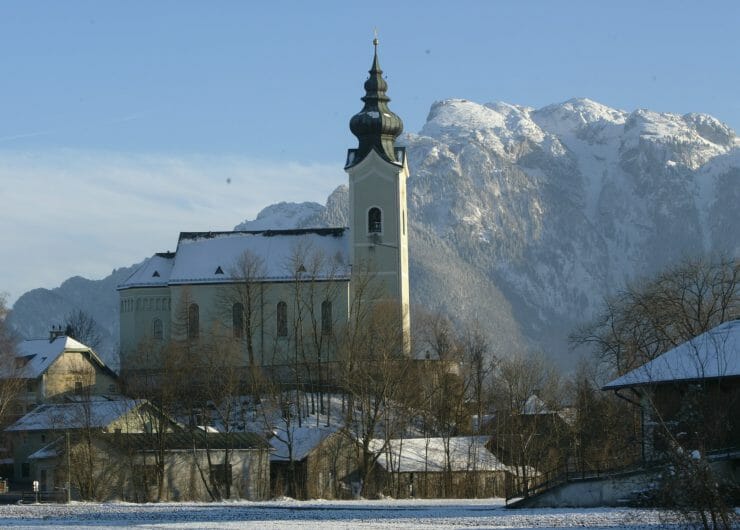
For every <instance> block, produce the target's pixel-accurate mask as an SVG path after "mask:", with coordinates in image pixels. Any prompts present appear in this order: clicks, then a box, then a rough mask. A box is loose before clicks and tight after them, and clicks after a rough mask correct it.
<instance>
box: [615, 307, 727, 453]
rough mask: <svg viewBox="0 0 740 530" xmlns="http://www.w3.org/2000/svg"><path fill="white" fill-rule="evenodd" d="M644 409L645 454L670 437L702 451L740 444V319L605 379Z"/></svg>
mask: <svg viewBox="0 0 740 530" xmlns="http://www.w3.org/2000/svg"><path fill="white" fill-rule="evenodd" d="M602 390H611V391H613V392H614V393H615V394H617V396H619V397H621V398H623V399H626V400H628V401H630V402H632V403H634V404H636V405H638V406H640V407H641V410H642V414H641V416H642V451H643V458H644V459H645V460H652V459H656V458H661V456H662V453H663V451H664V450H665V449H666V443H667V437H668V435H670V438H672V439H675V440H676V441H678V442H679V443H680V444H681V445H682V446H684V447H685V448H688V449H699V450H701V452H702V453H704V452H708V451H712V450H718V449H730V448H740V414H738V412H737V411H738V410H740V320H732V321H729V322H724V323H723V324H720V325H719V326H717V327H715V328H713V329H711V330H709V331H707V332H705V333H702V334H701V335H699V336H697V337H695V338H693V339H691V340H689V341H687V342H684V343H683V344H680V345H679V346H677V347H675V348H673V349H671V350H669V351H667V352H665V353H663V354H662V355H659V356H658V357H656V358H655V359H653V360H652V361H650V362H648V363H646V364H644V365H642V366H640V367H639V368H636V369H634V370H632V371H631V372H628V373H626V374H624V375H622V376H621V377H618V378H617V379H615V380H613V381H611V382H610V383H608V384H607V385H605V386H604V387H603V388H602Z"/></svg>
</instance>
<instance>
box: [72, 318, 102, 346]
mask: <svg viewBox="0 0 740 530" xmlns="http://www.w3.org/2000/svg"><path fill="white" fill-rule="evenodd" d="M64 334H65V335H67V336H68V337H71V338H73V339H75V340H77V341H79V342H81V343H83V344H85V345H86V346H89V347H90V348H92V349H93V350H97V349H98V347H99V346H100V344H101V343H102V342H103V336H102V335H101V333H100V326H99V324H98V323H97V322H96V321H95V319H94V318H93V317H92V316H91V315H90V314H89V313H86V312H85V311H83V310H82V309H78V310H77V311H73V312H71V313H70V314H69V315H67V318H66V319H65V322H64Z"/></svg>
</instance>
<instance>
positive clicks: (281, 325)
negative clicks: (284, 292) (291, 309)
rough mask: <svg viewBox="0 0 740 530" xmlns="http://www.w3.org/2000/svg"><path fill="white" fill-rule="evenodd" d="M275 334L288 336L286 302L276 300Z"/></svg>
mask: <svg viewBox="0 0 740 530" xmlns="http://www.w3.org/2000/svg"><path fill="white" fill-rule="evenodd" d="M277 336H278V337H287V336H288V304H286V303H285V302H278V305H277Z"/></svg>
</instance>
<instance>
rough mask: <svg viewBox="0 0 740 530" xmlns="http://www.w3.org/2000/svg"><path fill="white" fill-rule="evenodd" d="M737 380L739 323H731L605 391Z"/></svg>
mask: <svg viewBox="0 0 740 530" xmlns="http://www.w3.org/2000/svg"><path fill="white" fill-rule="evenodd" d="M738 376H740V320H731V321H729V322H725V323H724V324H720V325H719V326H717V327H716V328H713V329H711V330H709V331H707V332H705V333H702V334H701V335H699V336H697V337H694V338H693V339H691V340H689V341H687V342H684V343H683V344H681V345H679V346H677V347H675V348H673V349H672V350H668V351H667V352H665V353H664V354H662V355H659V356H658V357H656V358H655V359H653V360H652V361H650V362H649V363H647V364H644V365H642V366H640V367H639V368H636V369H634V370H632V371H631V372H628V373H626V374H624V375H623V376H622V377H619V378H618V379H615V380H614V381H612V382H611V383H609V384H607V385H606V386H604V387H603V389H604V390H616V389H619V388H625V387H630V386H642V385H652V384H656V383H667V382H669V381H697V380H701V379H716V378H720V377H738Z"/></svg>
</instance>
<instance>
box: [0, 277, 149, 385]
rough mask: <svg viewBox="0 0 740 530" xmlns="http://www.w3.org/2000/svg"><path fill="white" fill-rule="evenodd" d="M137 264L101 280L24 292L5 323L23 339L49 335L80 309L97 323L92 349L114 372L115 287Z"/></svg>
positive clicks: (76, 281)
mask: <svg viewBox="0 0 740 530" xmlns="http://www.w3.org/2000/svg"><path fill="white" fill-rule="evenodd" d="M138 266H139V264H136V265H133V266H131V267H123V268H120V269H116V270H114V271H113V272H112V273H111V274H110V275H109V276H106V277H105V278H103V279H102V280H88V279H85V278H82V277H80V276H74V277H72V278H69V279H68V280H65V281H64V283H62V285H60V286H59V287H56V288H54V289H33V290H31V291H28V292H27V293H24V294H23V296H21V297H20V298H19V299H18V300H16V302H15V304H13V309H12V311H11V312H10V315H8V318H7V322H8V324H9V325H10V326H11V327H12V328H13V329H14V330H15V331H16V332H17V333H18V335H20V336H21V337H23V338H26V339H32V338H33V339H38V338H43V337H47V336H49V330H50V329H51V326H62V327H64V324H65V321H66V319H67V316H69V315H70V314H72V313H74V312H76V311H78V310H82V311H84V312H85V313H87V314H88V315H90V316H91V317H93V319H94V320H95V322H96V323H97V324H98V326H97V329H98V330H99V332H100V336H101V343H100V346H98V348H97V349H96V351H97V353H99V354H100V355H101V357H102V358H103V360H104V361H105V362H106V364H108V366H110V367H111V368H113V369H114V370H117V369H118V341H119V338H118V330H119V326H118V292H117V291H116V287H117V286H118V284H120V283H122V282H123V280H125V279H126V278H128V277H129V275H131V273H132V272H133V271H134V270H135V269H136V268H137V267H138Z"/></svg>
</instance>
